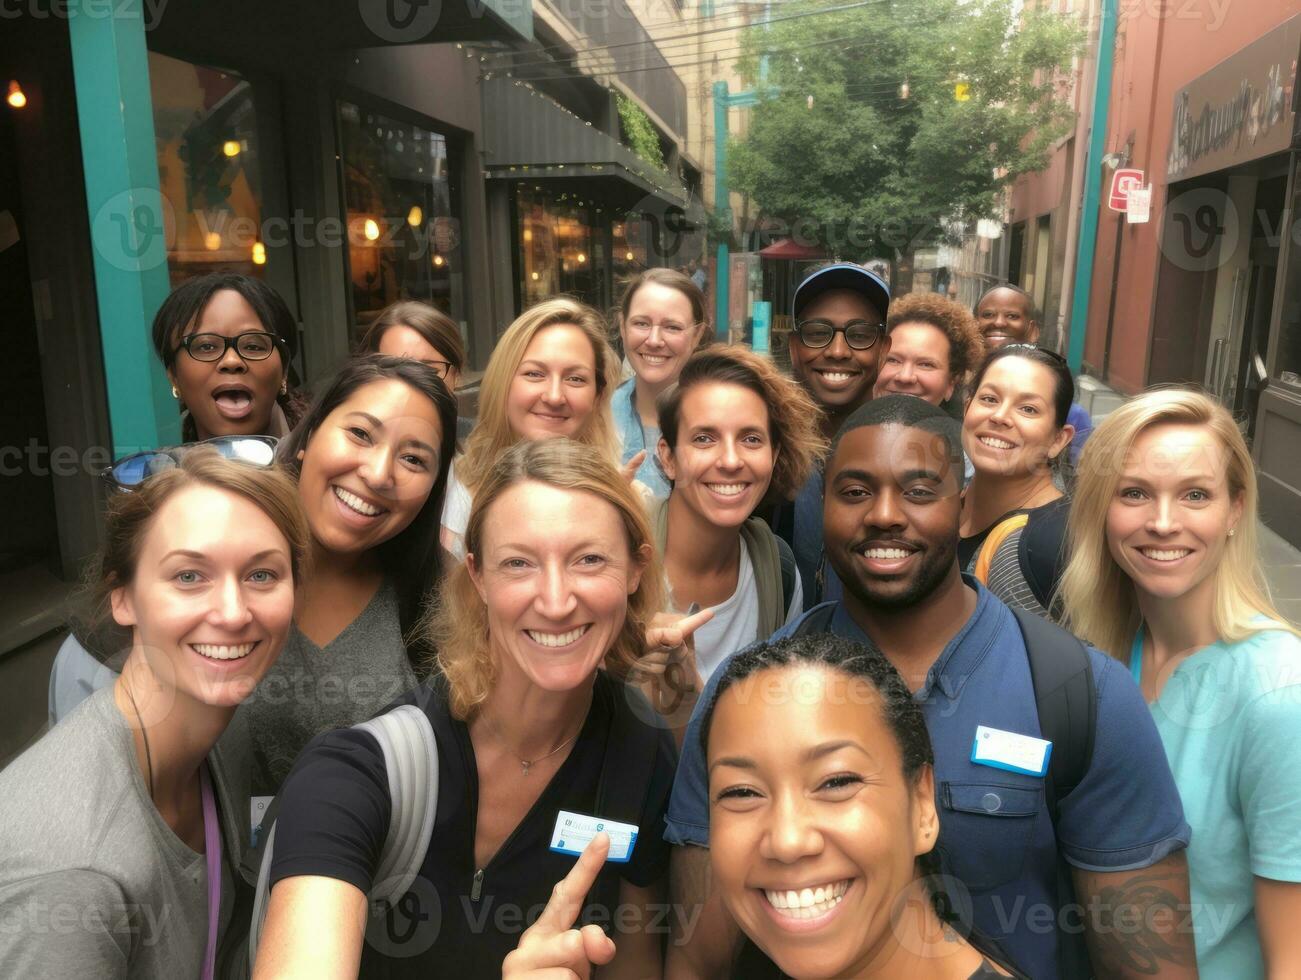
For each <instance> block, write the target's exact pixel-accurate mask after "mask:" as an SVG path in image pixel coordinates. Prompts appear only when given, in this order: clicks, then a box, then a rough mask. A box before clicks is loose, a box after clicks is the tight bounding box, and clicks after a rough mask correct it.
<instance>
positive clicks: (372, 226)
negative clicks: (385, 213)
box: [363, 218, 379, 242]
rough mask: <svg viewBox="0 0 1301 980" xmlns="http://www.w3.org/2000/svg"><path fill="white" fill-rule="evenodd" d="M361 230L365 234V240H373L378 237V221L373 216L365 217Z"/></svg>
mask: <svg viewBox="0 0 1301 980" xmlns="http://www.w3.org/2000/svg"><path fill="white" fill-rule="evenodd" d="M363 231H364V232H365V235H366V241H368V242H373V241H375V240H376V239H378V238H379V223H378V222H377V221H376V220H375V219H374V218H367V219H366V224H365V225H364V226H363Z"/></svg>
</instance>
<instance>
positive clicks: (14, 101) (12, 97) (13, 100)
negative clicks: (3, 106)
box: [5, 81, 27, 109]
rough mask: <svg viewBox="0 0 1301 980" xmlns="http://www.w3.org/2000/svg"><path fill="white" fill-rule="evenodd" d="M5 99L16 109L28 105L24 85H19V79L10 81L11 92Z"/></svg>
mask: <svg viewBox="0 0 1301 980" xmlns="http://www.w3.org/2000/svg"><path fill="white" fill-rule="evenodd" d="M5 101H6V102H8V103H9V104H10V105H11V106H13V107H14V108H15V109H21V108H23V106H25V105H27V95H26V94H25V93H24V92H23V87H22V86H21V85H19V84H18V82H17V81H11V82H10V83H9V94H8V96H6V97H5Z"/></svg>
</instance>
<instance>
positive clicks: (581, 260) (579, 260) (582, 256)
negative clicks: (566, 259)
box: [578, 252, 587, 265]
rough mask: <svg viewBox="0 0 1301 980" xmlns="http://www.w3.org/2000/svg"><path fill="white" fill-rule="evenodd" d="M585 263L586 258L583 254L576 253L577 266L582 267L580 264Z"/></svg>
mask: <svg viewBox="0 0 1301 980" xmlns="http://www.w3.org/2000/svg"><path fill="white" fill-rule="evenodd" d="M586 261H587V256H586V255H585V254H584V253H582V252H579V253H578V264H579V265H582V264H583V263H584V262H586Z"/></svg>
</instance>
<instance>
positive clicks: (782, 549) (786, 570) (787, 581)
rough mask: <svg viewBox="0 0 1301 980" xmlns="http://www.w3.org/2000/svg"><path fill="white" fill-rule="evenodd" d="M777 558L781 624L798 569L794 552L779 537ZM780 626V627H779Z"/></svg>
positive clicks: (792, 592)
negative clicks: (780, 589) (779, 577)
mask: <svg viewBox="0 0 1301 980" xmlns="http://www.w3.org/2000/svg"><path fill="white" fill-rule="evenodd" d="M776 540H777V560H778V561H779V562H780V563H781V572H782V611H781V617H782V624H783V625H784V624H785V622H786V611H787V610H788V609H790V607H791V600H792V599H794V598H795V582H796V581H797V580H798V578H799V574H800V573H799V569H798V568H796V567H795V552H794V551H792V550H791V546H790V545H788V544H787V543H786V542H785V541H783V540H782V539H781V538H777V539H776ZM779 628H780V627H779Z"/></svg>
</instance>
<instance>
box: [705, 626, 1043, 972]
mask: <svg viewBox="0 0 1301 980" xmlns="http://www.w3.org/2000/svg"><path fill="white" fill-rule="evenodd" d="M700 740H701V745H702V747H703V748H704V750H705V753H706V755H707V758H708V765H709V769H708V772H709V820H710V830H711V833H710V840H711V847H710V863H711V864H712V867H713V873H714V880H715V881H716V883H717V885H718V889H719V892H720V894H721V897H722V899H723V903H724V904H725V905H726V906H727V909H728V911H729V912H730V913H731V915H732V917H733V918H734V919H735V920H736V922H737V924H738V925H739V926H740V927H741V929H742V931H743V932H744V933H745V934H746V936H747V937H748V939H749V943H750V945H748V946H747V947H745V948H743V950H742V951H741V953H740V955H739V957H738V960H737V963H736V964H735V967H734V972H733V975H735V976H745V977H764V976H776V975H778V972H777V971H778V970H780V975H783V976H789V977H794V978H797V980H803V978H813V977H849V976H852V977H859V978H871V977H885V976H890V977H902V976H916V977H925V978H928V980H930V978H937V980H938V978H945V980H947V978H953V980H977V978H979V980H990V978H995V977H1005V976H1020V974H1018V973H1016V972H1015V971H1014V970H1012V969H1011V968H1010V967H1009V966H1008V965H1007V964H1006V963H1004V962H1002V961H1001V959H1000V958H999V957H997V956H996V955H995V953H994V952H993V950H992V949H989V948H988V947H987V946H986V943H985V941H983V940H979V939H978V938H977V937H974V936H973V937H971V938H964V937H963V936H962V935H960V934H959V933H958V932H957V931H955V930H954V929H953V928H952V926H950V925H949V924H948V921H947V916H946V915H942V914H941V909H942V908H943V905H942V904H941V903H940V902H938V901H937V896H935V895H934V894H932V889H933V888H935V887H937V886H938V884H939V883H941V882H942V881H943V878H942V877H940V876H939V874H938V873H939V871H940V870H941V869H940V864H939V859H938V856H937V854H936V852H935V851H934V848H935V844H936V841H937V839H938V836H939V817H938V815H937V813H936V809H935V777H934V768H933V767H934V762H933V757H932V753H931V743H930V738H929V737H928V735H927V732H926V725H925V722H924V720H923V717H922V711H921V708H920V706H919V705H918V704H917V703H916V702H915V701H914V700H913V697H912V694H911V692H910V691H909V690H908V688H907V686H906V685H905V684H904V682H903V680H902V679H901V678H900V677H899V675H898V673H897V672H896V671H895V669H894V668H893V667H892V666H891V665H890V662H889V661H888V660H886V658H885V657H884V656H883V655H882V654H881V653H880V652H879V651H877V650H875V649H870V648H868V647H865V646H862V645H860V644H858V643H855V642H853V641H852V640H846V639H842V638H840V637H837V636H834V635H830V634H818V635H810V636H803V637H794V638H790V639H784V640H779V641H777V642H774V643H766V644H760V645H758V646H755V647H752V648H750V649H749V650H747V651H745V652H744V653H742V654H740V655H739V656H737V657H735V658H733V659H732V660H731V661H730V662H729V663H728V664H727V667H726V668H725V673H724V674H723V675H722V679H721V681H720V682H719V684H718V687H717V690H716V691H715V693H714V697H713V700H712V702H710V703H709V704H708V705H707V706H706V709H705V712H704V714H703V716H702V720H701V725H700Z"/></svg>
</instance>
